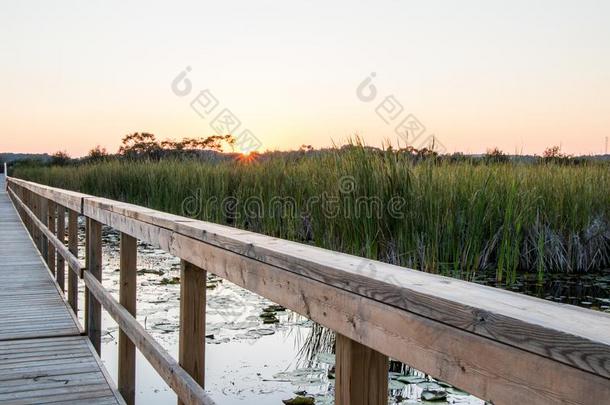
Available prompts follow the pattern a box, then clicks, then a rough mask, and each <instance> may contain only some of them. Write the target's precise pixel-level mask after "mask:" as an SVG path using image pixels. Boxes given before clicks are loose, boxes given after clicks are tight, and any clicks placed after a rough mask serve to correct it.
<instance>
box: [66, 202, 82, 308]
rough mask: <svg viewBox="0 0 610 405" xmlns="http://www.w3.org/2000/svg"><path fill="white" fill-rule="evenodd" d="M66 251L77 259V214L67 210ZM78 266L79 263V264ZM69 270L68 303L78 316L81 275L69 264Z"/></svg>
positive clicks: (79, 270)
mask: <svg viewBox="0 0 610 405" xmlns="http://www.w3.org/2000/svg"><path fill="white" fill-rule="evenodd" d="M68 250H69V251H70V253H71V254H72V256H74V257H75V258H77V259H78V213H77V212H76V211H73V210H70V209H69V210H68ZM79 264H80V262H79ZM68 265H69V267H70V270H71V271H69V272H68V303H69V304H70V307H72V310H73V311H74V313H75V314H78V276H77V272H78V275H80V273H81V269H80V268H76V267H77V266H76V265H75V264H73V263H72V262H70V263H69V264H68Z"/></svg>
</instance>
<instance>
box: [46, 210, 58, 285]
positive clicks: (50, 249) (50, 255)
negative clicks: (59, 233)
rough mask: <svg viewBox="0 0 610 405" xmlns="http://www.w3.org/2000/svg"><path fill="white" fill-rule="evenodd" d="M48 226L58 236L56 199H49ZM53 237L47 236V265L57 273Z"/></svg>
mask: <svg viewBox="0 0 610 405" xmlns="http://www.w3.org/2000/svg"><path fill="white" fill-rule="evenodd" d="M47 228H48V230H49V233H50V234H51V235H52V236H53V237H56V234H55V233H56V229H57V207H56V204H55V202H54V201H50V200H49V201H47ZM51 239H52V238H51V237H47V267H48V268H49V270H51V273H52V274H53V275H56V273H55V246H54V245H53V242H52V241H51Z"/></svg>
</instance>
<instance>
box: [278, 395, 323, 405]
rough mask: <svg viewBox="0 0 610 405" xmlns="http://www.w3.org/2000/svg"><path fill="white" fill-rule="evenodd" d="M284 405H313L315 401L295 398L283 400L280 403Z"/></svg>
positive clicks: (306, 398) (309, 398)
mask: <svg viewBox="0 0 610 405" xmlns="http://www.w3.org/2000/svg"><path fill="white" fill-rule="evenodd" d="M282 402H283V403H285V404H286V405H313V404H315V403H316V400H315V399H313V398H311V397H296V398H292V399H285V400H283V401H282Z"/></svg>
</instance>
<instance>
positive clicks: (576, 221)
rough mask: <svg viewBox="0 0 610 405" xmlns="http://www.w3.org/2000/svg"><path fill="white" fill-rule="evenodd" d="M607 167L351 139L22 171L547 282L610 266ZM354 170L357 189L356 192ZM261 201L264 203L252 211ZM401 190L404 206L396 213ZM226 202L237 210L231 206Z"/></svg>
mask: <svg viewBox="0 0 610 405" xmlns="http://www.w3.org/2000/svg"><path fill="white" fill-rule="evenodd" d="M608 169H609V166H608V164H604V163H586V164H582V165H578V166H565V165H558V164H552V163H551V164H521V163H490V164H481V163H478V164H475V163H472V162H469V161H464V162H448V161H446V160H445V161H435V160H432V159H430V160H425V161H420V162H414V161H413V159H412V158H411V157H410V156H408V155H407V154H403V153H398V152H396V151H380V150H373V149H370V148H366V147H362V146H352V147H348V148H342V149H334V150H330V151H325V152H315V153H304V154H300V155H299V154H293V155H286V156H273V155H272V156H270V157H264V156H263V157H262V158H261V160H259V161H258V162H256V163H252V164H243V163H238V162H217V163H205V162H197V161H185V160H181V161H180V160H170V159H168V160H162V161H160V162H145V161H131V162H130V161H119V160H116V161H108V162H102V163H98V164H89V165H82V166H79V167H70V166H68V167H52V168H27V167H21V168H16V172H15V174H16V175H17V176H19V177H23V178H27V179H31V180H34V181H38V182H42V183H47V184H51V185H55V186H59V187H64V188H69V189H77V190H81V191H83V192H86V193H91V194H97V195H103V196H105V197H109V198H113V199H119V200H125V201H129V202H133V203H136V204H140V205H146V206H150V207H152V208H156V209H160V210H164V211H169V212H173V213H178V214H183V208H184V205H183V201H184V200H185V199H186V200H188V201H190V204H191V205H192V204H193V203H194V204H195V208H196V210H195V211H194V213H195V216H196V217H197V218H199V219H205V220H209V221H212V222H217V223H223V224H231V225H233V226H237V227H240V228H245V229H249V230H252V231H255V232H260V233H264V234H268V235H272V236H277V237H282V238H287V239H291V240H296V241H300V242H305V243H311V244H315V245H317V246H322V247H325V248H329V249H333V250H337V251H342V252H346V253H351V254H355V255H359V256H365V257H368V258H372V259H377V260H382V261H386V262H390V263H394V264H398V265H402V266H407V267H412V268H417V269H421V270H425V271H429V272H435V273H443V274H447V275H450V276H456V277H463V278H471V277H473V275H474V274H475V273H476V272H478V271H481V270H492V271H496V277H497V279H498V280H501V281H508V282H511V281H513V280H514V279H515V277H516V274H517V272H519V271H536V272H538V273H539V274H540V276H541V277H543V276H544V274H546V273H547V272H560V271H561V272H587V271H592V270H600V269H604V268H607V267H610V193H608V190H609V189H610V170H608ZM346 176H348V178H349V179H353V185H354V187H353V188H349V189H347V190H346V189H342V188H341V184H342V179H345V178H346ZM197 190H200V192H198V191H197ZM210 197H213V198H216V199H217V200H216V203H214V202H211V201H208V200H207V199H208V198H210ZM252 197H255V198H256V200H255V201H259V202H260V203H261V204H260V205H259V206H256V204H255V205H250V206H248V204H247V201H249V199H250V201H252ZM278 197H282V198H289V199H290V201H293V202H294V207H293V206H291V205H290V204H287V205H282V204H278V203H277V198H278ZM396 197H399V198H402V199H404V200H401V201H403V202H404V204H403V205H401V206H399V207H398V209H397V210H395V211H396V212H395V214H396V215H390V213H389V212H388V207H389V206H391V205H392V201H396V200H393V198H396ZM227 198H229V199H230V201H233V202H234V203H235V202H237V205H234V204H228V205H225V206H223V205H222V204H220V201H222V200H223V199H227ZM312 198H317V199H318V203H317V204H311V201H312V200H311V199H312ZM371 198H375V199H376V200H375V201H381V202H382V208H383V209H382V211H381V212H380V215H376V213H377V211H375V213H374V214H373V215H371V213H370V212H369V211H367V209H368V208H371V207H373V208H374V207H375V205H374V204H375V203H373V202H370V203H369V206H367V202H366V201H367V200H366V199H371ZM274 199H275V200H274ZM333 199H337V200H336V201H339V203H338V204H336V207H337V208H338V210H339V211H333V212H329V210H328V204H327V205H326V206H323V205H322V204H321V202H326V203H329V204H330V203H331V202H332V201H333ZM308 201H309V202H310V204H308ZM363 201H364V203H363ZM369 201H370V200H369ZM197 204H199V206H197ZM363 204H364V205H363ZM227 207H228V208H227ZM256 207H259V208H261V209H262V211H260V210H259V209H258V208H256ZM191 208H193V207H192V206H189V209H191ZM394 208H396V207H394Z"/></svg>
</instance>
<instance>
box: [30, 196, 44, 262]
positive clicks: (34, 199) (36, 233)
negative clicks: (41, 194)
mask: <svg viewBox="0 0 610 405" xmlns="http://www.w3.org/2000/svg"><path fill="white" fill-rule="evenodd" d="M28 192H29V194H30V197H29V198H30V202H31V206H30V208H31V210H32V213H34V215H35V216H36V217H37V218H38V219H40V199H39V198H38V195H37V194H34V192H33V191H29V190H28ZM31 228H32V239H33V240H34V244H35V245H36V248H37V249H38V251H39V252H40V254H42V249H41V246H42V245H41V241H40V230H38V228H37V227H36V226H35V225H34V223H33V222H32V224H31Z"/></svg>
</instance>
